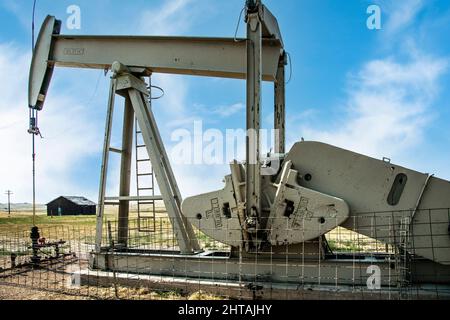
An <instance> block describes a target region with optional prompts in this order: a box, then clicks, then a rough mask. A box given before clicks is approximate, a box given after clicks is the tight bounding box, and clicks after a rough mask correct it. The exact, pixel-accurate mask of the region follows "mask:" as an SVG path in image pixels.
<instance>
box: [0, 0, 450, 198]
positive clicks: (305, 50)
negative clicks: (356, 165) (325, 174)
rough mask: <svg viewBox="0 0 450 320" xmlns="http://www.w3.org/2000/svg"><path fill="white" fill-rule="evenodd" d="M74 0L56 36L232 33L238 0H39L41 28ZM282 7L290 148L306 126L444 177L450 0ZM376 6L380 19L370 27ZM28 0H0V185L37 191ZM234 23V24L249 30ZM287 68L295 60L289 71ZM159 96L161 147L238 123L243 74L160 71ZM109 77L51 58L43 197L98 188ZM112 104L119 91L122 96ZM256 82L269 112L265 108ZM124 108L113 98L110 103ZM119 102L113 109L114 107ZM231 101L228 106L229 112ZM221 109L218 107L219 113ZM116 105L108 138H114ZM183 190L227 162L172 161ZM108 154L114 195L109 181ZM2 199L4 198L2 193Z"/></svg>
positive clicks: (219, 173) (211, 185)
mask: <svg viewBox="0 0 450 320" xmlns="http://www.w3.org/2000/svg"><path fill="white" fill-rule="evenodd" d="M72 4H75V5H78V6H79V7H80V8H81V19H82V20H81V30H67V28H66V27H65V26H64V23H63V30H62V33H64V34H121V35H126V34H139V35H182V36H219V37H233V35H234V31H235V28H236V24H237V20H238V16H239V12H240V10H241V8H242V6H243V4H244V0H232V1H210V0H197V1H196V0H167V1H162V0H160V1H153V0H152V1H144V0H133V1H128V2H126V4H125V6H126V7H125V8H124V7H123V5H124V2H123V1H118V0H109V1H107V0H98V1H84V0H71V1H62V0H61V1H50V0H38V1H37V10H36V29H37V30H36V32H37V31H38V30H39V27H40V24H41V23H42V21H43V19H44V18H45V16H46V15H47V14H52V15H55V16H56V17H57V18H59V19H61V20H63V22H64V21H65V20H66V19H67V17H68V14H67V13H66V9H67V7H68V6H69V5H72ZM265 4H266V5H267V6H268V7H269V8H270V9H271V11H272V12H273V13H274V14H275V15H276V16H277V18H278V21H279V24H280V27H281V30H282V33H283V37H284V43H285V46H286V49H287V51H288V52H289V53H290V55H291V57H292V79H291V81H290V83H289V84H288V86H287V113H288V118H287V131H288V144H289V146H291V145H292V144H293V143H294V142H296V141H299V140H300V139H301V138H302V137H304V138H305V139H306V140H318V141H323V142H327V143H330V144H334V145H337V146H339V147H343V148H347V149H350V150H352V151H356V152H360V153H363V154H366V155H369V156H373V157H376V158H380V159H381V158H382V157H389V158H391V159H392V161H393V162H394V163H397V164H400V165H403V166H406V167H409V168H412V169H415V170H418V171H422V172H427V173H433V174H435V175H436V176H439V177H442V178H445V179H450V166H449V163H450V148H449V147H450V126H449V125H448V123H449V120H450V106H449V99H450V92H449V90H448V88H449V85H450V42H449V41H448V35H449V34H450V3H448V1H446V0H430V1H425V0H396V1H387V0H370V1H369V0H368V1H366V0H351V1H338V0H321V1H317V0H300V1H299V0H282V1H274V0H266V1H265ZM371 4H377V5H379V6H380V7H381V12H382V29H381V30H369V29H368V28H367V27H366V20H367V18H368V15H367V13H366V10H367V7H368V6H369V5H371ZM31 7H32V1H31V0H30V1H24V0H23V1H20V0H19V1H13V0H0V81H1V82H2V86H1V88H0V94H1V96H2V100H1V101H0V119H1V121H0V150H1V157H0V190H3V189H5V190H6V189H11V190H13V191H14V192H15V198H14V200H15V201H17V202H19V201H20V202H22V201H27V202H30V200H31V145H30V137H29V136H28V134H27V133H26V130H27V121H28V119H27V115H28V113H27V102H26V101H27V100H26V98H27V96H26V93H27V77H28V67H29V63H30V50H31ZM244 31H245V25H244V23H243V22H242V21H241V25H240V31H239V35H240V36H244ZM287 73H288V75H289V68H288V69H287ZM153 83H154V84H155V85H158V86H161V87H163V88H164V89H165V92H166V96H165V97H164V98H163V99H161V100H158V101H156V102H155V103H154V112H155V115H156V117H157V120H158V121H159V124H160V130H161V132H162V135H163V139H164V140H165V142H166V144H167V148H168V149H169V153H170V150H171V148H172V147H173V146H174V141H171V134H172V133H173V131H174V130H176V129H179V128H185V129H187V130H192V128H193V121H194V120H202V121H203V125H204V127H205V128H215V129H219V130H221V131H223V132H224V131H225V130H226V129H233V128H236V129H237V128H244V127H245V113H244V109H243V106H244V103H245V83H244V82H243V81H238V80H224V79H207V78H198V77H181V76H167V75H155V76H154V79H153ZM107 88H108V78H107V77H104V76H103V74H102V73H101V72H100V71H96V70H75V69H57V70H56V72H55V74H54V77H53V80H52V85H51V89H50V92H49V96H48V100H47V104H46V106H45V109H44V111H43V112H42V113H41V123H40V127H41V131H42V133H43V135H44V138H45V139H43V140H39V142H38V165H37V170H38V171H37V172H38V175H37V178H38V180H37V181H38V201H39V202H48V201H50V200H52V198H54V197H56V196H59V195H61V194H65V195H86V196H88V197H90V198H92V199H93V200H96V198H97V189H98V179H99V171H100V161H101V159H100V157H101V146H102V139H103V130H104V121H105V120H104V118H105V109H106V99H107ZM119 101H120V100H119ZM272 103H273V93H272V85H271V84H265V85H264V96H263V120H264V121H263V123H264V127H265V128H270V127H271V125H272V117H273V106H272ZM118 105H120V104H118ZM118 109H120V108H118ZM230 110H231V111H230ZM224 111H226V112H224ZM120 123H121V117H120V112H118V113H117V114H116V118H115V131H114V137H113V144H116V145H117V146H119V144H120V131H119V127H120ZM174 170H175V174H176V176H177V179H178V182H179V184H180V188H181V191H182V194H183V196H188V195H194V194H198V193H202V192H207V191H212V190H215V189H219V188H221V187H222V179H223V176H224V175H227V174H229V169H228V166H227V165H226V164H223V165H174ZM117 173H118V163H117V159H115V158H114V159H113V162H112V166H111V172H110V179H109V193H110V194H111V195H113V194H114V193H116V192H117V181H118V178H117ZM0 202H1V200H0Z"/></svg>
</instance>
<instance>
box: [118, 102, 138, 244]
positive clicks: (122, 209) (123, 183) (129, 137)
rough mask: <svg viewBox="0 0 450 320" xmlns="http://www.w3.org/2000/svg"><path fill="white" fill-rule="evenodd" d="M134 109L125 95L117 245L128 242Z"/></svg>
mask: <svg viewBox="0 0 450 320" xmlns="http://www.w3.org/2000/svg"><path fill="white" fill-rule="evenodd" d="M133 129H134V110H133V106H132V105H131V100H130V97H128V96H125V107H124V114H123V127H122V131H123V132H122V153H121V165H120V186H119V188H120V189H119V193H120V197H125V198H122V199H119V221H118V230H117V232H118V237H117V239H118V242H119V245H123V246H127V244H128V219H129V215H130V201H129V200H128V199H126V197H129V196H130V187H131V186H130V183H131V159H132V158H131V155H132V148H133Z"/></svg>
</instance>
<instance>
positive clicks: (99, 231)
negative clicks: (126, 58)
mask: <svg viewBox="0 0 450 320" xmlns="http://www.w3.org/2000/svg"><path fill="white" fill-rule="evenodd" d="M115 95H116V80H115V79H111V85H110V89H109V98H108V108H107V113H106V125H105V138H104V144H103V156H102V168H101V173H100V186H99V192H98V212H97V224H96V234H95V250H96V252H100V250H101V246H102V236H103V216H104V214H105V212H104V211H105V192H106V179H107V175H108V163H109V148H110V144H111V132H112V125H113V115H114V100H115V99H114V98H115Z"/></svg>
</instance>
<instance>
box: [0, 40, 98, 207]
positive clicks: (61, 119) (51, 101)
mask: <svg viewBox="0 0 450 320" xmlns="http://www.w3.org/2000/svg"><path fill="white" fill-rule="evenodd" d="M29 63H30V54H26V53H24V52H23V51H22V50H20V49H19V48H17V47H15V46H14V45H11V44H0V81H1V83H3V84H4V85H3V86H1V87H0V95H1V96H2V99H1V101H0V119H1V123H2V127H1V128H0V150H1V151H0V152H1V156H0V190H3V189H5V190H6V189H11V190H13V191H14V201H16V202H18V201H20V202H31V190H32V187H31V164H32V162H31V136H30V135H29V134H28V133H27V129H28V107H27V101H28V100H27V92H28V90H27V88H28V86H27V85H28V70H29ZM66 93H67V92H55V91H52V93H51V96H49V97H48V100H47V104H46V106H45V109H44V111H43V112H41V117H40V123H39V125H40V127H41V129H42V131H43V135H44V138H46V137H47V139H44V140H41V139H40V138H37V139H36V142H37V186H38V194H37V198H38V201H39V202H46V201H49V200H51V198H52V197H54V196H55V195H61V194H69V195H70V194H77V193H79V194H82V195H87V196H90V197H92V196H93V194H91V193H89V190H82V189H81V188H80V187H78V186H77V181H76V178H74V177H72V176H71V175H72V174H73V172H74V170H73V169H74V168H76V166H77V164H78V163H79V162H80V161H82V160H83V159H84V158H85V157H86V156H89V155H93V154H94V153H96V152H98V151H99V150H101V149H100V148H101V141H99V139H98V137H100V136H102V134H101V128H99V127H98V126H97V125H96V124H95V123H92V122H91V121H90V119H89V118H88V117H87V115H86V112H83V111H84V110H85V109H84V107H83V106H81V105H79V104H77V103H76V101H74V100H73V99H71V98H70V95H69V94H67V95H66ZM86 192H88V193H89V194H87V193H86Z"/></svg>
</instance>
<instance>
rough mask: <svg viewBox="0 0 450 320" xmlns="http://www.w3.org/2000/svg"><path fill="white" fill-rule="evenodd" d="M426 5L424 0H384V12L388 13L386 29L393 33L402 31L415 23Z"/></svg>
mask: <svg viewBox="0 0 450 320" xmlns="http://www.w3.org/2000/svg"><path fill="white" fill-rule="evenodd" d="M424 6H425V2H424V1H423V0H402V1H387V2H383V7H384V9H385V10H384V12H386V13H387V22H386V24H385V30H386V31H387V32H388V34H391V35H392V34H395V33H397V32H400V31H402V30H403V29H404V28H406V27H408V26H410V25H411V23H413V21H414V20H415V19H416V17H417V15H418V14H419V13H420V11H421V10H422V9H423V8H424Z"/></svg>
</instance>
